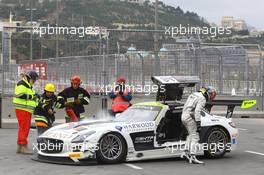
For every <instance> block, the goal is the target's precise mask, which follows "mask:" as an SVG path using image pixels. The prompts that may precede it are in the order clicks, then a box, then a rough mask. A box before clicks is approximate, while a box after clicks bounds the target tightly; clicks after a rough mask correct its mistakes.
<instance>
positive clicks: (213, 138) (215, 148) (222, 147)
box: [204, 127, 231, 159]
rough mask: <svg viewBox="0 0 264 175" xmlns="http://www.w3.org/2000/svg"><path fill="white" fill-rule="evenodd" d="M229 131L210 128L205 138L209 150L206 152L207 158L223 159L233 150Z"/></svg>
mask: <svg viewBox="0 0 264 175" xmlns="http://www.w3.org/2000/svg"><path fill="white" fill-rule="evenodd" d="M229 140H230V139H229V136H228V133H227V131H225V130H224V129H223V128H220V127H213V128H210V129H209V130H208V132H207V134H206V136H205V143H207V145H208V147H206V148H208V149H205V150H204V155H205V157H207V158H211V159H217V158H222V157H223V156H224V155H225V153H226V152H228V150H230V149H231V145H230V142H229Z"/></svg>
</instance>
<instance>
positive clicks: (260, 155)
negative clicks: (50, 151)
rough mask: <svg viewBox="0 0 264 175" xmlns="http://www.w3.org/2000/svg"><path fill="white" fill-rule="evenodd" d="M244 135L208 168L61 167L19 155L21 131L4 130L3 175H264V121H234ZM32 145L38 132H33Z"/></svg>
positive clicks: (0, 147)
mask: <svg viewBox="0 0 264 175" xmlns="http://www.w3.org/2000/svg"><path fill="white" fill-rule="evenodd" d="M234 121H235V123H236V125H237V127H238V128H239V131H240V136H239V139H238V146H237V149H236V150H235V151H233V152H232V153H229V154H226V156H225V157H224V158H222V159H214V160H211V159H204V158H201V159H202V160H203V161H205V165H193V164H189V163H188V162H186V161H185V160H182V159H179V158H173V159H163V160H152V161H143V162H129V163H122V164H116V165H98V164H91V165H86V166H72V165H57V164H48V163H40V162H36V161H33V160H32V159H31V156H27V155H18V154H16V153H15V151H16V134H17V129H0V138H1V141H0V175H17V174H19V175H38V174H41V175H42V174H54V175H66V174H78V175H84V174H92V175H129V174H131V175H135V174H144V175H154V174H159V175H161V174H162V175H167V174H168V175H171V174H201V175H206V174H210V175H211V174H213V175H218V174H219V175H220V174H221V175H223V174H226V175H228V174H232V175H236V174H238V175H243V174H245V175H252V174H254V175H255V174H256V175H257V174H259V175H263V173H264V134H263V133H264V119H234ZM29 138H30V143H31V144H32V143H33V141H34V140H35V139H36V131H35V130H31V131H30V136H29Z"/></svg>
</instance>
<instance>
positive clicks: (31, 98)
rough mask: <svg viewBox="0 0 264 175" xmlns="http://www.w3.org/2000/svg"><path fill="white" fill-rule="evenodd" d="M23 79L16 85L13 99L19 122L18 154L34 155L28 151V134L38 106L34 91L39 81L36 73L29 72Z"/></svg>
mask: <svg viewBox="0 0 264 175" xmlns="http://www.w3.org/2000/svg"><path fill="white" fill-rule="evenodd" d="M21 77H22V79H21V80H20V81H19V82H18V83H17V84H16V87H15V93H14V97H13V105H14V107H15V111H16V117H17V120H18V128H19V129H18V138H17V153H18V154H32V153H31V151H30V150H29V149H28V140H27V138H28V134H29V130H30V124H31V115H32V113H33V111H34V109H35V107H36V105H37V100H38V98H39V96H38V95H37V94H36V92H35V90H34V89H33V85H34V84H35V82H36V81H37V79H38V74H37V73H36V72H35V71H28V72H27V73H26V74H23V75H22V76H21Z"/></svg>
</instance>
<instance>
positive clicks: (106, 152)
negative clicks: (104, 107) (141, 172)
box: [96, 133, 127, 164]
mask: <svg viewBox="0 0 264 175" xmlns="http://www.w3.org/2000/svg"><path fill="white" fill-rule="evenodd" d="M126 154H127V147H126V143H125V140H124V138H123V137H122V136H121V135H120V134H116V133H108V134H105V135H104V136H103V137H102V138H101V139H100V141H99V149H98V150H97V152H96V157H97V161H98V162H100V163H106V164H114V163H119V162H122V161H124V159H125V158H126Z"/></svg>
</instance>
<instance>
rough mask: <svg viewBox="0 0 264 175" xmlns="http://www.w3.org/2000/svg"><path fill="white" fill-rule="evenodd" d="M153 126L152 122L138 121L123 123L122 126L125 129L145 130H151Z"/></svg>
mask: <svg viewBox="0 0 264 175" xmlns="http://www.w3.org/2000/svg"><path fill="white" fill-rule="evenodd" d="M154 127H155V123H154V122H140V123H132V124H126V125H123V128H124V129H125V130H127V131H145V130H153V128H154Z"/></svg>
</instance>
